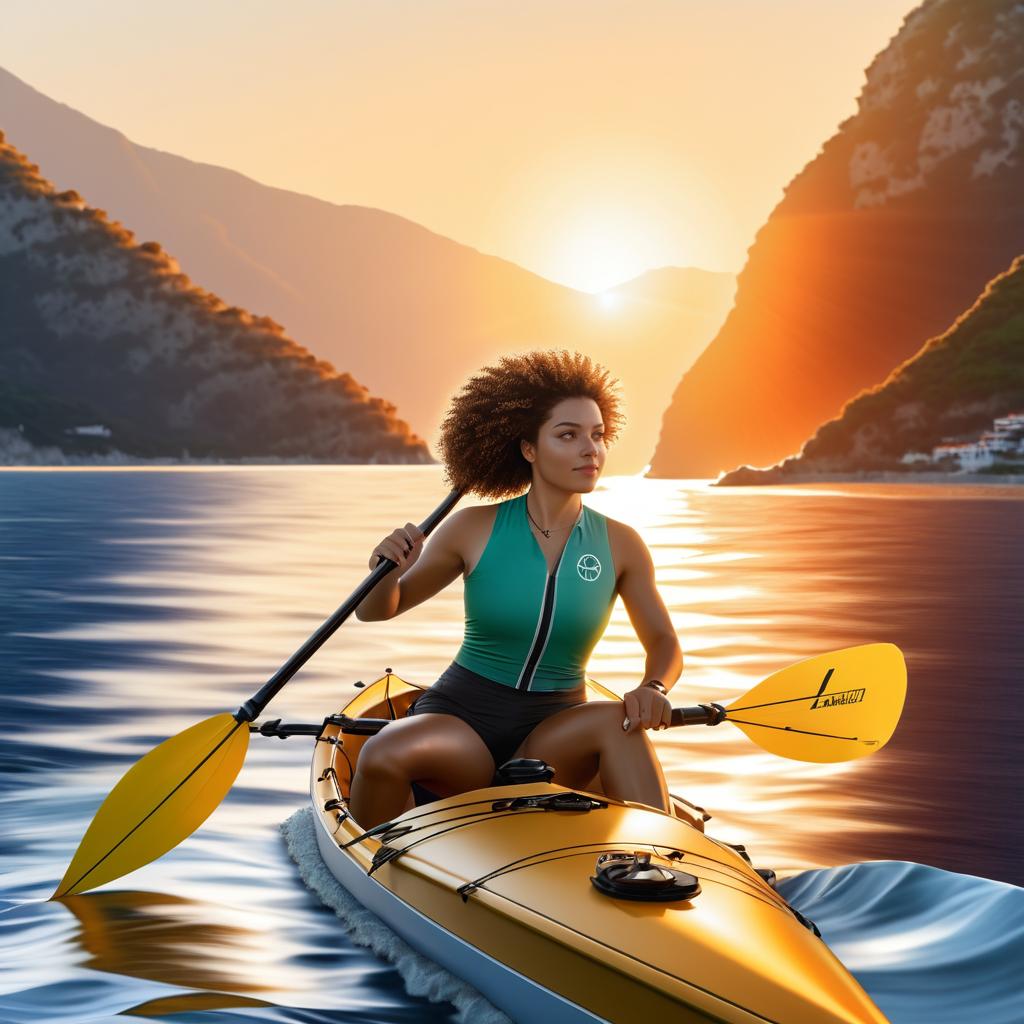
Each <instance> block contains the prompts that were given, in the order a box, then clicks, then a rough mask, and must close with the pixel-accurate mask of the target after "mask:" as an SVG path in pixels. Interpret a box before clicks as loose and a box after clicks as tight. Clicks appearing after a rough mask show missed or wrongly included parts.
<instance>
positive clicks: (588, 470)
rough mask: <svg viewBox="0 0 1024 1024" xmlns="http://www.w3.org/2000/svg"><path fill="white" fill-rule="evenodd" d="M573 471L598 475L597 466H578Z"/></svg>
mask: <svg viewBox="0 0 1024 1024" xmlns="http://www.w3.org/2000/svg"><path fill="white" fill-rule="evenodd" d="M573 472H575V473H588V474H589V475H590V476H596V475H597V466H577V467H576V469H575V470H573Z"/></svg>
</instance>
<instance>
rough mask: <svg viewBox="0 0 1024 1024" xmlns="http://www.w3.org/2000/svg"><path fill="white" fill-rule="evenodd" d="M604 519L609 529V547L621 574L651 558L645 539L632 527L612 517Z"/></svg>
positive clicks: (604, 517)
mask: <svg viewBox="0 0 1024 1024" xmlns="http://www.w3.org/2000/svg"><path fill="white" fill-rule="evenodd" d="M603 519H604V521H605V525H606V526H607V528H608V546H609V547H610V548H611V552H612V558H613V559H614V561H615V566H616V568H617V569H618V571H619V573H620V574H621V573H622V571H623V570H624V569H627V568H629V566H631V565H640V564H642V563H643V562H644V560H645V559H646V558H648V557H650V556H649V554H648V552H647V544H646V543H645V542H644V539H643V537H641V536H640V534H639V533H638V532H637V531H636V530H635V529H633V527H632V526H630V525H629V524H628V523H622V522H620V521H619V520H618V519H612V518H611V517H610V516H603Z"/></svg>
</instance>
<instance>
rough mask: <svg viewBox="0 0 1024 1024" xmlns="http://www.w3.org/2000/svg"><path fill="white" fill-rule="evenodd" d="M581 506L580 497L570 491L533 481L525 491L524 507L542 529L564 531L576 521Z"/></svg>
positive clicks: (581, 500)
mask: <svg viewBox="0 0 1024 1024" xmlns="http://www.w3.org/2000/svg"><path fill="white" fill-rule="evenodd" d="M582 506H583V499H582V497H581V496H580V495H579V494H577V493H574V492H572V491H562V490H559V489H557V488H554V487H544V486H543V485H540V486H538V484H537V483H536V482H534V483H533V484H532V485H531V486H530V489H529V491H527V492H526V507H527V509H529V512H530V515H531V516H533V519H534V521H535V522H536V524H537V526H538V527H540V528H541V529H544V530H551V531H552V532H554V531H555V530H558V531H560V532H562V533H564V532H565V531H567V530H568V529H569V528H570V527H571V526H572V525H573V523H575V522H576V518H577V516H579V514H580V509H581V507H582Z"/></svg>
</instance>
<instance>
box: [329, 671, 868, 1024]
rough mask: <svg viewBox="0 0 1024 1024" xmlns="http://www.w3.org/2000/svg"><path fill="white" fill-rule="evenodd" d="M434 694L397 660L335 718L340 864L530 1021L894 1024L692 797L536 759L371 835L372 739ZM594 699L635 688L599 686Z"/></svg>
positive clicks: (332, 823) (389, 915)
mask: <svg viewBox="0 0 1024 1024" xmlns="http://www.w3.org/2000/svg"><path fill="white" fill-rule="evenodd" d="M422 689H423V688H422V687H419V686H416V685H414V684H412V683H409V682H406V681H405V680H403V679H400V678H399V677H398V676H397V675H394V674H393V673H391V672H390V671H389V672H388V673H387V674H386V675H385V676H383V677H381V678H380V679H379V680H377V681H376V682H375V683H373V684H371V685H369V686H368V687H366V688H365V689H364V690H362V691H361V692H360V693H359V694H358V695H357V696H356V697H355V698H354V699H353V700H352V701H351V702H350V703H349V704H348V705H347V706H346V707H345V708H344V709H342V712H341V713H340V714H339V715H335V716H332V718H331V719H330V720H328V724H327V725H326V726H325V728H324V730H323V732H322V734H321V735H320V737H319V740H318V742H317V743H316V745H315V749H314V754H313V765H312V782H311V796H312V800H313V808H314V812H315V817H316V820H317V840H318V843H319V847H320V852H321V854H322V856H323V859H324V861H325V863H326V865H327V867H328V868H329V869H330V871H331V873H332V874H333V875H334V876H335V877H336V878H337V879H338V881H339V882H341V884H342V885H344V886H345V888H346V889H347V890H348V891H349V892H351V893H352V895H353V896H354V897H355V898H356V899H357V900H359V902H360V903H362V904H363V905H364V906H365V907H367V908H368V909H369V910H371V911H372V912H374V913H375V914H377V916H378V917H380V918H381V919H382V920H383V921H384V922H385V923H386V924H387V925H388V926H389V927H390V928H391V929H392V930H393V931H395V932H396V933H397V934H399V935H400V936H401V937H402V938H403V939H405V941H406V942H408V943H409V945H411V946H412V947H413V948H415V949H417V950H419V951H420V952H421V953H423V954H424V955H425V956H427V957H429V958H430V959H431V960H433V961H435V962H437V963H440V964H441V965H442V966H444V967H445V968H446V969H447V970H449V971H451V973H453V974H455V975H457V976H458V977H460V978H463V979H464V980H465V981H467V982H468V983H469V984H471V985H473V986H474V987H475V988H476V989H478V990H479V991H480V992H481V993H482V994H483V995H484V996H485V997H486V998H487V999H489V1000H490V1001H491V1002H492V1003H493V1004H494V1005H495V1006H497V1007H499V1008H500V1009H501V1010H502V1011H504V1012H505V1013H506V1014H508V1016H509V1017H511V1018H512V1019H513V1020H515V1021H530V1022H531V1024H562V1022H565V1024H568V1022H574V1024H575V1022H582V1021H591V1022H592V1021H614V1022H622V1024H627V1022H629V1024H632V1022H635V1021H639V1020H660V1021H673V1022H690V1021H693V1022H697V1021H700V1022H708V1021H719V1022H729V1024H754V1022H764V1021H773V1022H777V1024H885V1021H886V1018H885V1017H884V1016H883V1015H882V1013H881V1012H880V1011H879V1010H878V1008H877V1007H876V1006H875V1005H874V1003H873V1002H872V1001H871V999H870V998H869V997H868V996H867V994H866V993H865V992H864V990H863V989H862V988H861V987H860V985H859V984H858V983H857V982H856V980H854V978H853V977H852V976H851V975H850V974H849V972H848V971H847V970H846V969H845V968H844V967H843V965H842V964H841V963H840V962H839V961H838V960H837V959H836V957H835V956H834V955H833V954H832V952H831V951H830V950H829V948H828V947H827V946H826V945H825V943H824V942H822V940H821V939H820V938H818V937H817V936H816V935H815V933H814V932H813V931H812V930H810V927H809V922H806V921H805V920H804V919H803V918H801V917H800V916H799V915H798V914H797V913H796V912H795V911H793V910H792V909H791V908H790V907H789V906H788V905H787V904H786V902H785V901H784V900H783V899H782V897H781V896H780V895H779V894H778V893H777V892H776V891H775V890H774V889H773V888H772V887H771V885H769V884H768V882H767V881H766V880H765V879H764V878H762V877H761V875H759V874H758V873H757V872H756V871H755V870H754V869H753V868H752V867H751V866H750V864H749V863H748V861H747V860H746V859H745V857H744V856H743V855H742V854H741V853H740V852H739V851H738V850H737V849H736V848H734V847H731V846H729V845H728V844H725V843H722V842H720V841H718V840H715V839H713V838H712V837H710V836H708V835H705V834H704V833H703V832H702V831H701V829H700V827H698V826H699V825H700V824H701V822H702V819H703V815H702V814H701V813H700V809H699V808H695V807H694V806H693V805H692V804H689V803H687V802H686V801H685V800H683V799H681V798H680V797H676V796H673V810H674V813H673V814H671V815H670V814H665V813H664V812H662V811H659V810H655V809H653V808H651V807H648V806H646V805H644V804H639V803H631V802H627V801H620V800H614V799H611V798H609V797H608V796H606V795H605V794H604V793H603V792H602V791H601V788H600V784H599V782H598V781H597V780H596V779H595V780H594V781H593V783H592V784H591V785H588V786H587V787H586V788H585V789H576V790H567V789H565V788H564V787H562V786H559V785H558V783H557V779H552V780H550V781H549V780H548V779H549V777H550V771H548V772H545V771H544V770H543V769H544V766H543V764H542V763H541V762H530V763H524V764H522V765H520V766H519V768H520V771H519V773H518V774H519V775H520V776H521V778H510V781H509V782H508V784H506V785H498V786H491V787H488V788H486V789H478V790H473V791H472V792H468V793H460V794H458V795H456V796H452V797H447V798H445V799H433V800H429V802H423V803H420V804H419V805H418V806H413V807H410V808H408V809H407V810H406V811H405V812H404V813H403V814H402V815H400V816H399V817H397V818H395V819H393V820H392V821H391V822H390V823H386V824H385V825H383V826H380V827H379V828H378V829H374V830H370V831H369V832H366V831H364V830H363V829H362V828H361V827H360V825H359V822H357V821H355V820H354V819H353V818H352V816H351V815H350V814H349V811H348V804H347V800H348V796H349V785H350V782H351V779H352V774H353V772H354V769H355V765H356V762H357V760H358V758H359V750H360V747H361V746H362V744H363V743H364V742H365V741H366V739H367V737H368V735H371V734H372V732H373V731H375V726H374V724H373V723H374V722H376V727H377V728H379V720H381V719H388V720H394V719H396V718H400V717H402V716H403V715H404V714H405V712H406V710H407V709H408V707H409V705H410V704H411V703H412V700H413V699H414V698H415V696H416V695H417V694H418V693H419V692H421V690H422ZM588 699H591V700H608V699H611V700H618V699H619V698H618V697H616V695H615V694H613V693H612V692H611V691H609V690H606V689H605V688H604V687H602V686H600V685H599V684H598V683H595V682H593V681H590V680H588ZM360 720H362V721H363V722H364V723H365V726H366V731H365V732H364V733H362V734H361V733H360V732H359V729H360V728H361V726H360V724H359V723H360ZM507 774H509V775H510V776H515V775H516V774H517V773H516V772H515V771H514V770H511V769H510V771H509V773H507ZM530 779H535V780H536V781H530ZM420 796H421V797H429V796H431V794H425V793H423V792H422V791H421V792H420Z"/></svg>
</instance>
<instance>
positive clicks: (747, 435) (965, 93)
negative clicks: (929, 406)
mask: <svg viewBox="0 0 1024 1024" xmlns="http://www.w3.org/2000/svg"><path fill="white" fill-rule="evenodd" d="M866 79H867V80H866V82H865V84H864V87H863V90H862V92H861V95H860V97H859V100H858V110H857V113H856V114H855V115H854V116H852V117H850V118H849V119H848V120H846V121H844V122H843V123H842V124H841V125H840V126H839V129H838V131H837V132H836V134H835V135H834V136H833V137H832V138H830V139H829V140H828V141H827V142H826V143H825V145H824V146H823V147H822V149H821V151H820V153H819V154H818V155H817V156H816V157H815V158H814V160H812V161H811V162H810V163H809V164H808V165H807V166H806V167H805V168H804V169H803V170H802V171H801V172H800V173H799V174H798V175H797V176H796V177H795V178H794V180H793V181H792V182H791V183H790V184H789V186H788V187H787V188H786V190H785V193H784V196H783V198H782V200H781V201H780V203H779V204H778V206H777V207H776V208H775V210H774V211H773V212H772V214H771V216H770V217H769V219H768V221H767V222H766V224H765V225H764V226H763V227H762V228H761V230H760V231H759V232H758V233H757V236H756V238H755V240H754V243H753V245H752V246H751V247H750V249H749V251H748V260H747V263H746V266H745V267H744V269H743V271H742V273H741V275H740V277H739V279H738V284H737V292H736V301H735V304H734V307H733V309H732V312H731V313H730V314H729V316H728V317H727V318H726V321H725V323H724V325H723V326H722V329H721V330H720V331H719V332H718V334H717V336H716V337H715V338H714V340H713V341H712V342H711V344H710V345H709V346H708V348H707V349H706V350H705V351H704V353H703V354H702V355H701V356H700V358H699V359H698V360H697V361H696V363H695V364H694V365H693V367H692V368H691V369H690V370H689V372H687V373H686V374H685V376H684V377H683V378H682V380H681V382H680V383H679V386H678V387H677V389H676V391H675V394H674V396H673V399H672V402H671V405H670V407H669V409H668V411H667V412H666V414H665V417H664V420H663V423H662V431H661V438H660V440H659V443H658V446H657V449H656V451H655V454H654V457H653V460H652V469H651V475H652V476H668V477H707V476H715V475H717V474H718V473H719V472H721V471H723V470H728V469H731V468H732V467H734V466H736V465H739V464H741V463H748V464H751V465H754V466H765V465H770V464H773V463H776V462H778V461H779V460H780V459H782V458H784V457H785V456H787V455H789V454H791V453H794V452H796V451H798V450H799V448H800V446H801V444H802V443H803V442H804V440H805V439H806V438H807V437H808V436H809V435H810V434H812V433H813V431H814V430H815V428H816V427H818V426H819V425H820V424H821V423H823V422H825V421H826V420H829V419H831V418H833V417H834V416H836V414H837V413H838V412H839V410H840V409H841V408H842V407H843V404H844V403H845V402H847V401H848V400H849V399H851V398H852V397H854V396H855V395H857V394H858V393H859V392H860V391H862V390H863V389H865V388H867V387H872V386H874V385H876V384H877V383H878V382H879V381H882V380H884V379H885V378H886V376H887V375H888V374H889V373H890V372H891V371H892V370H893V369H894V368H895V367H896V366H898V365H899V364H900V363H902V362H903V361H904V360H906V359H908V358H909V357H910V356H912V355H913V354H914V353H915V352H916V351H917V350H918V348H919V347H920V345H921V341H922V339H923V338H928V337H931V336H933V335H936V334H938V333H940V332H941V331H943V330H944V329H945V327H946V326H947V325H948V324H949V323H950V322H951V321H952V320H953V319H954V318H955V317H956V316H957V314H958V313H959V312H960V311H962V310H963V309H965V308H966V307H967V306H969V305H970V304H971V302H972V301H973V300H974V298H975V297H976V296H977V295H978V294H979V293H980V292H981V290H982V289H983V288H984V286H985V284H986V282H988V281H989V280H991V279H992V278H993V277H995V276H996V275H997V274H998V273H999V272H1001V271H1002V270H1004V269H1005V268H1006V267H1007V266H1008V265H1009V263H1010V262H1011V260H1012V259H1013V258H1014V257H1015V256H1016V255H1017V254H1018V253H1019V252H1020V251H1021V250H1022V248H1024V187H1022V183H1024V159H1022V157H1024V4H1021V3H1019V2H1014V0H985V2H980V0H928V2H926V3H924V4H922V5H921V6H920V7H918V8H917V9H916V10H914V11H913V12H912V13H911V14H910V15H908V17H907V18H906V19H905V20H904V22H903V25H902V27H901V29H900V30H899V32H898V33H897V34H896V36H895V37H894V38H893V39H892V40H891V42H890V43H889V45H888V46H887V47H886V48H885V49H884V50H883V51H882V52H881V53H880V54H879V55H878V57H877V58H876V59H875V60H874V61H873V63H872V64H871V66H870V67H869V68H868V70H867V73H866ZM810 85H812V83H809V86H810Z"/></svg>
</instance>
